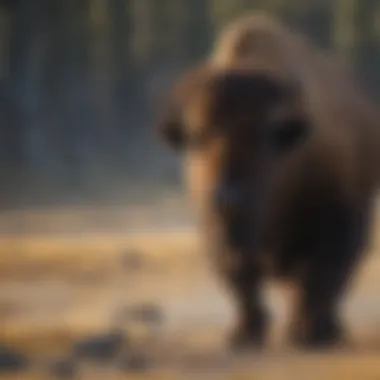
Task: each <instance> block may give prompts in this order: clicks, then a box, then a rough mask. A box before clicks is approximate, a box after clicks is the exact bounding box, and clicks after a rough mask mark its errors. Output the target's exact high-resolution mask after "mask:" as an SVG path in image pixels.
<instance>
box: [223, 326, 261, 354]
mask: <svg viewBox="0 0 380 380" xmlns="http://www.w3.org/2000/svg"><path fill="white" fill-rule="evenodd" d="M263 345H264V331H262V329H258V328H247V327H245V326H238V327H237V328H236V329H235V330H234V331H233V332H232V334H231V335H230V337H229V346H230V348H231V349H232V350H233V351H235V352H239V351H244V350H249V349H256V350H259V349H261V348H262V347H263Z"/></svg>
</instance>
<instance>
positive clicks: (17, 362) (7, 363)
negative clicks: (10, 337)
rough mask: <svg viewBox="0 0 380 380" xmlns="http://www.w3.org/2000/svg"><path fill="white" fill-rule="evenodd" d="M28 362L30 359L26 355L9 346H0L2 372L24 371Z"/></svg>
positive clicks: (0, 370) (0, 369) (0, 368)
mask: <svg viewBox="0 0 380 380" xmlns="http://www.w3.org/2000/svg"><path fill="white" fill-rule="evenodd" d="M28 364H29V361H28V359H27V358H26V357H25V356H24V355H21V354H19V353H17V352H15V351H13V350H11V349H9V348H6V347H0V373H1V372H18V371H23V370H25V369H26V368H27V367H28Z"/></svg>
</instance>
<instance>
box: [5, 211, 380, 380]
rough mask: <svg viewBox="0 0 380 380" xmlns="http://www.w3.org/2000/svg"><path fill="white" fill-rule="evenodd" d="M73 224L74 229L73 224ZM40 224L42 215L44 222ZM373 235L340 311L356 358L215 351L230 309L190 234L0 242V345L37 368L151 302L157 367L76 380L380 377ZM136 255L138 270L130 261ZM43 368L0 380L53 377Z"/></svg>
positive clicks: (93, 371) (379, 274)
mask: <svg viewBox="0 0 380 380" xmlns="http://www.w3.org/2000/svg"><path fill="white" fill-rule="evenodd" d="M65 215H66V216H65V218H69V219H70V218H73V216H70V214H69V213H68V212H67V211H65ZM92 217H94V216H92ZM23 218H25V215H23ZM39 218H40V219H39V220H40V221H41V216H39ZM37 219H38V218H37ZM74 219H75V220H77V222H76V223H79V222H78V220H79V219H80V216H79V215H76V217H75V218H74ZM23 220H25V219H23ZM70 220H71V222H72V219H70ZM48 221H49V218H48V217H47V214H45V216H44V223H43V224H44V225H46V224H49V223H48ZM61 221H62V220H61ZM61 221H60V222H61ZM28 223H33V218H32V216H30V215H29V216H28ZM0 224H1V222H0ZM79 230H82V229H79ZM378 237H379V236H378V235H376V236H375V239H374V247H373V249H372V251H373V255H372V257H371V258H370V259H369V260H368V261H367V263H366V264H365V266H364V267H363V269H362V271H361V275H360V277H359V278H358V281H357V282H356V284H355V292H354V293H355V294H354V296H353V300H352V303H351V301H350V302H348V304H347V305H348V306H347V310H348V312H347V314H348V319H349V321H350V323H351V325H352V326H353V330H354V332H355V334H356V337H358V340H359V342H360V344H358V345H357V350H356V351H352V352H346V353H344V352H339V353H338V352H337V353H335V354H332V353H331V354H324V355H322V354H320V355H317V354H305V353H299V352H298V353H292V352H286V351H284V349H283V348H281V345H280V346H279V348H278V347H277V348H276V347H274V348H273V349H270V350H269V351H268V352H266V353H263V354H260V355H259V354H254V353H251V354H249V355H247V356H239V357H232V356H231V355H229V354H228V353H226V352H225V351H224V350H223V339H224V338H223V336H224V333H225V330H226V328H228V326H229V324H230V323H231V316H232V314H231V313H232V312H231V306H230V303H229V301H228V299H227V298H226V296H225V295H224V294H223V293H221V292H220V291H218V289H219V288H218V284H217V283H216V282H215V279H214V278H213V277H212V276H210V273H208V272H207V268H206V267H205V266H204V262H203V261H202V257H201V255H200V248H199V245H198V242H197V239H196V235H195V233H194V232H192V231H190V230H183V231H174V232H173V231H170V230H169V231H166V232H162V231H161V232H159V233H158V232H157V231H155V230H154V229H152V228H151V229H149V230H148V229H146V230H145V231H140V232H139V233H134V234H121V233H108V232H107V233H104V232H100V231H99V232H96V233H87V234H77V235H75V234H68V235H65V236H63V235H56V234H52V233H49V234H42V233H39V234H37V233H33V234H24V235H17V236H15V237H12V236H10V235H3V236H0V323H2V325H3V327H4V328H3V329H2V330H1V331H0V340H1V341H3V342H6V343H7V344H9V345H11V346H12V347H15V348H17V349H19V350H21V351H22V352H23V353H25V354H27V355H32V356H33V357H36V358H37V359H36V360H37V362H38V361H40V362H41V360H42V362H43V361H44V360H45V358H48V357H51V356H54V355H58V354H59V355H61V354H62V353H64V352H66V351H67V350H69V348H70V346H71V345H72V344H73V342H75V341H76V340H77V339H78V337H81V336H84V335H86V334H90V333H92V332H94V331H101V330H102V329H106V328H108V327H109V326H110V318H111V317H110V316H111V315H112V313H114V312H115V310H116V309H117V308H118V307H119V306H121V305H129V304H135V303H138V302H144V301H149V302H150V301H155V302H157V303H158V304H160V305H161V306H162V309H163V311H164V312H165V315H166V318H167V324H166V327H165V329H164V330H165V332H164V333H161V335H160V341H159V343H158V346H159V348H158V354H157V352H156V353H155V355H156V356H155V358H156V360H157V363H158V364H156V365H153V366H152V368H151V369H150V370H149V371H148V372H145V373H144V374H140V375H137V374H131V373H128V374H122V373H120V372H118V371H115V370H114V369H112V368H111V367H110V368H106V367H104V368H92V367H91V366H90V367H88V368H84V370H83V371H84V372H83V373H82V374H81V375H80V377H79V378H83V379H94V380H95V379H110V380H112V379H124V378H128V379H134V378H136V379H137V378H139V379H145V378H149V379H170V378H171V379H181V378H186V379H189V378H191V379H192V378H194V379H200V378H207V379H209V378H210V379H212V378H215V379H224V378H225V379H268V380H276V379H281V380H282V379H300V380H301V379H302V380H303V379H321V378H325V379H340V378H342V379H349V380H350V379H359V378H360V379H362V378H364V379H373V380H375V379H380V360H379V359H378V357H379V356H378V355H379V353H378V352H376V350H375V348H376V347H375V346H376V345H377V346H378V348H380V303H379V302H378V294H379V291H380V255H378V254H377V247H379V246H380V245H379V242H378V241H377V238H378ZM136 252H137V253H138V254H137V258H138V260H139V262H140V264H139V265H138V266H137V268H136V267H134V265H135V264H133V260H132V264H131V263H129V260H130V258H131V257H132V258H134V259H136V257H134V256H133V254H134V253H136ZM280 301H281V299H280ZM376 301H377V305H376ZM111 319H112V318H111ZM111 325H112V323H111ZM364 348H366V350H365V349H364ZM45 369H46V368H45V367H44V366H42V367H41V366H40V367H38V366H37V368H32V369H31V370H30V371H29V372H28V373H25V374H17V375H15V376H14V377H12V376H10V375H9V376H6V377H4V378H7V379H8V378H9V379H27V380H32V379H39V380H43V379H45V378H46V379H51V378H52V377H51V375H47V372H46V370H45ZM2 378H3V377H2Z"/></svg>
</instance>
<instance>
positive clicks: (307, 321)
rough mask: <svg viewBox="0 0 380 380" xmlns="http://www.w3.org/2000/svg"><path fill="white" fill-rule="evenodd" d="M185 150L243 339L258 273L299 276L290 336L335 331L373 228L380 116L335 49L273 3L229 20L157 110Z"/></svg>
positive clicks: (252, 339)
mask: <svg viewBox="0 0 380 380" xmlns="http://www.w3.org/2000/svg"><path fill="white" fill-rule="evenodd" d="M160 131H161V133H162V135H163V137H164V139H165V140H166V141H168V142H169V144H170V145H171V146H172V147H175V148H177V149H178V150H180V151H183V152H184V153H185V160H186V163H185V168H186V170H187V178H188V182H189V186H190V189H191V192H192V194H193V195H194V196H195V199H196V201H197V203H196V204H197V205H199V210H200V214H201V215H202V221H203V223H204V226H205V229H204V231H205V232H206V236H207V239H208V243H210V250H211V252H212V255H213V256H212V257H213V258H214V259H215V263H216V267H217V268H218V271H219V272H220V273H221V275H222V277H223V278H224V279H225V280H226V282H227V284H228V287H229V289H230V290H231V291H232V292H233V294H234V299H235V301H236V305H237V308H238V315H239V322H238V326H237V330H236V331H235V332H234V334H233V337H232V343H233V345H234V346H235V347H241V346H245V345H247V344H256V345H261V344H262V343H264V341H265V337H266V331H267V313H266V311H265V309H264V306H263V303H262V300H261V290H260V289H261V284H262V281H263V279H265V278H267V277H268V276H274V277H276V278H280V279H284V278H285V279H287V280H288V281H291V283H292V284H293V287H294V289H295V290H296V294H297V297H296V298H295V303H294V305H293V309H294V318H293V322H294V326H292V328H291V336H290V338H291V339H292V340H293V341H294V342H297V343H300V344H302V345H306V346H312V347H315V346H321V345H331V344H333V343H337V342H340V341H341V340H342V338H343V337H344V335H343V328H342V326H341V322H340V318H339V315H338V301H340V299H341V298H342V296H343V293H344V291H345V290H346V288H347V283H348V280H349V278H350V277H351V276H352V275H353V274H354V269H355V268H356V266H357V262H358V259H359V258H360V257H361V256H362V255H361V253H362V252H363V250H364V249H365V245H366V242H367V239H368V238H367V235H368V228H369V221H370V215H371V209H372V207H373V202H374V196H375V192H376V189H377V186H378V178H379V176H378V172H379V170H378V168H377V164H378V162H379V160H378V154H379V153H378V151H379V149H378V146H379V118H378V115H377V110H376V109H375V107H374V106H373V105H372V104H371V103H370V101H369V99H367V97H366V96H365V95H364V92H363V91H362V90H361V89H360V88H359V85H358V84H357V83H356V82H355V81H354V80H353V76H352V75H351V73H349V72H348V70H346V69H345V68H343V65H340V64H339V63H338V61H337V59H335V58H333V57H331V56H327V55H326V54H325V53H323V52H321V51H320V50H319V49H318V48H316V47H315V46H314V45H313V44H312V43H311V42H310V41H307V40H306V39H304V38H303V37H301V36H299V35H297V34H296V33H293V32H291V31H289V30H288V29H287V28H286V27H284V26H282V25H281V24H280V23H279V22H277V21H275V20H273V19H270V18H268V17H266V16H261V15H252V16H249V17H246V18H243V19H239V20H237V21H236V22H234V23H232V24H231V25H230V26H228V27H227V28H226V29H225V31H223V32H222V33H221V36H220V38H219V39H218V41H217V43H216V46H215V48H214V50H213V51H212V53H211V55H210V57H209V59H208V60H207V61H206V62H204V63H202V64H201V65H199V66H197V67H195V68H193V69H190V70H189V71H188V72H187V73H186V75H185V76H184V77H182V78H181V80H180V81H179V82H178V84H177V85H176V86H175V87H174V89H173V93H172V98H171V100H170V101H169V103H168V107H167V109H166V111H165V112H164V115H163V118H162V120H161V122H160Z"/></svg>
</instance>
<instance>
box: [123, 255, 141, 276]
mask: <svg viewBox="0 0 380 380" xmlns="http://www.w3.org/2000/svg"><path fill="white" fill-rule="evenodd" d="M121 261H122V266H123V268H124V270H127V271H138V270H141V269H142V268H143V267H144V259H143V254H142V253H141V252H140V251H138V250H128V251H125V252H123V253H122V258H121Z"/></svg>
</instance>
